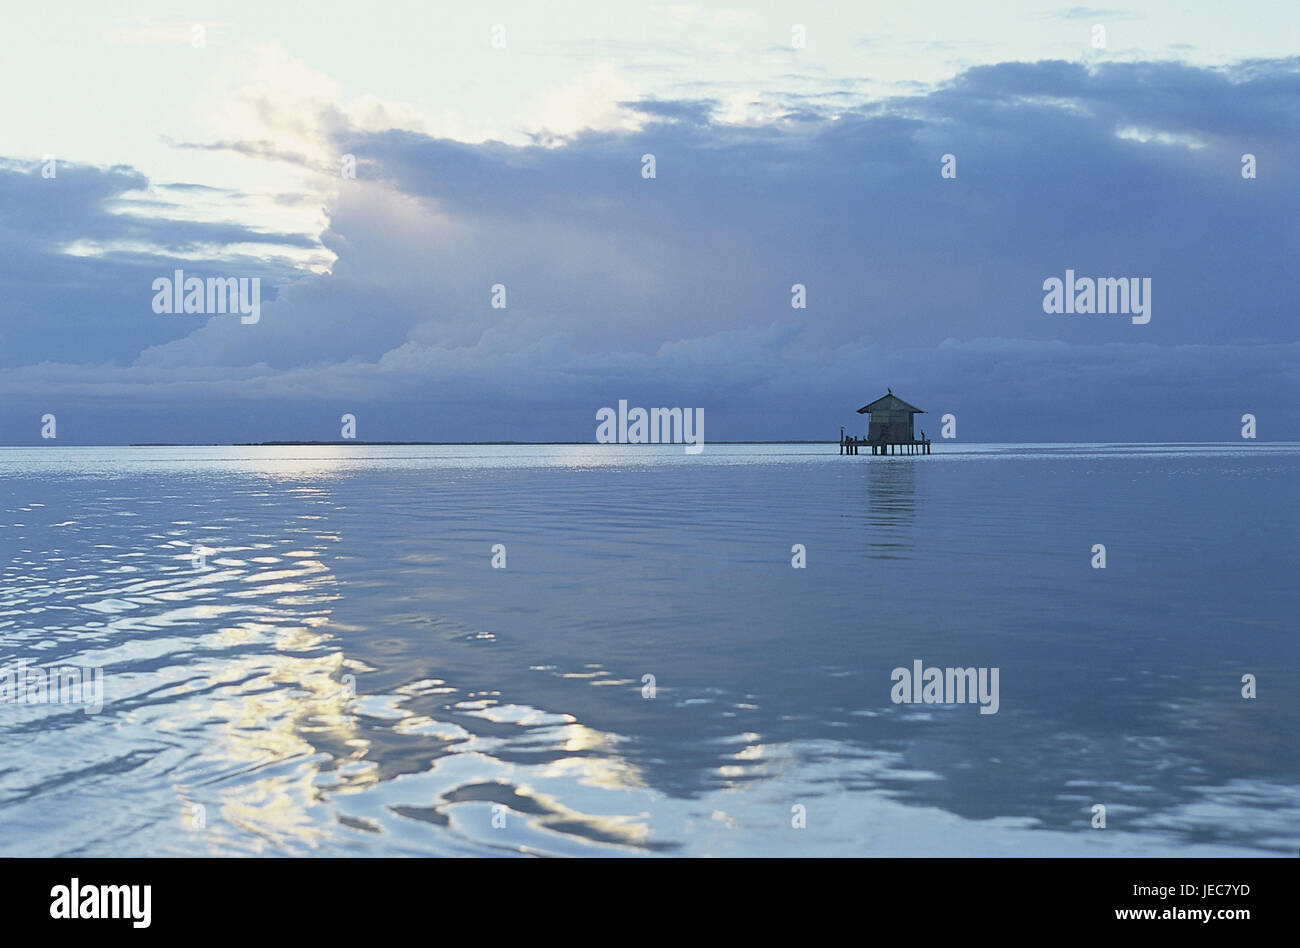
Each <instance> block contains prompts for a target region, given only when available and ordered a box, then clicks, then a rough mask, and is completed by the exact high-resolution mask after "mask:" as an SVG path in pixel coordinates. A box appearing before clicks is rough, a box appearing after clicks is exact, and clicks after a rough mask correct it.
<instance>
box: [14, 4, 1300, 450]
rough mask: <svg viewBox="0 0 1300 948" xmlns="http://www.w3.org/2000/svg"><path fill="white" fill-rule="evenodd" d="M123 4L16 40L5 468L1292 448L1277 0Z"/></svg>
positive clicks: (1290, 78) (1297, 418) (21, 14)
mask: <svg viewBox="0 0 1300 948" xmlns="http://www.w3.org/2000/svg"><path fill="white" fill-rule="evenodd" d="M732 2H735V0H732ZM110 6H111V5H110ZM132 6H133V10H134V13H133V15H131V16H129V17H126V16H121V15H118V14H116V13H111V12H108V8H106V7H104V5H103V4H98V3H89V2H73V3H67V4H61V5H59V6H58V7H57V9H46V8H42V7H39V6H31V5H28V6H27V7H25V8H23V9H22V10H19V11H18V12H15V13H12V14H10V15H9V16H8V24H7V27H8V28H7V30H6V39H5V55H4V56H3V57H0V116H3V122H0V443H3V444H35V443H41V438H40V428H41V425H40V419H41V416H42V415H43V414H44V413H47V412H49V413H54V414H55V415H56V417H57V419H58V443H60V444H88V443H128V442H141V441H183V442H212V441H253V440H270V439H322V440H328V439H335V438H338V437H339V432H340V421H339V419H340V416H341V415H342V414H343V413H345V412H350V413H353V414H355V415H356V416H357V419H358V436H359V438H361V439H365V440H442V441H452V440H476V441H477V440H543V441H544V440H576V441H589V440H592V438H593V437H594V433H595V425H596V422H595V413H596V411H597V410H598V409H599V408H601V407H603V406H606V405H611V406H612V405H617V403H618V400H619V399H627V400H628V401H629V403H630V404H632V405H646V406H652V405H654V406H681V407H698V408H703V409H704V411H705V414H706V416H707V419H708V421H707V428H706V433H707V439H708V440H710V441H719V440H742V439H764V440H770V439H781V438H799V439H803V438H831V439H834V438H836V437H838V434H839V426H840V425H842V424H849V425H850V428H851V430H852V428H853V426H854V425H856V426H858V427H861V428H865V426H863V425H862V424H861V420H860V419H859V417H858V416H856V415H855V414H854V409H856V408H857V407H859V406H860V405H862V404H865V403H866V402H867V401H870V400H871V399H874V398H875V397H876V396H878V395H880V394H882V393H883V392H884V391H885V388H886V387H887V386H892V388H893V389H894V390H895V392H897V393H898V394H900V395H902V396H903V397H904V398H907V399H908V400H910V401H912V402H914V403H915V404H917V405H919V406H920V407H922V408H925V409H927V410H928V411H929V412H931V414H930V415H928V416H924V417H927V418H929V419H931V420H930V421H923V422H922V424H921V427H923V428H926V429H927V430H928V431H929V432H930V434H931V435H932V436H933V435H934V434H936V433H937V432H938V429H939V422H938V417H939V415H941V414H943V413H945V412H952V413H953V414H955V415H956V416H957V418H958V435H959V437H960V438H961V440H963V441H1090V440H1103V441H1105V440H1114V441H1178V440H1196V441H1229V440H1238V439H1239V435H1240V427H1241V425H1240V417H1241V415H1242V414H1244V413H1246V412H1251V413H1253V414H1255V415H1256V416H1257V418H1258V425H1259V437H1260V438H1261V439H1262V440H1296V439H1300V407H1298V404H1297V401H1298V400H1297V395H1300V334H1298V333H1297V328H1296V327H1297V305H1296V299H1297V293H1296V287H1295V279H1294V275H1295V274H1296V273H1297V252H1298V251H1300V223H1298V220H1300V56H1297V55H1296V51H1297V50H1300V45H1297V41H1298V40H1300V30H1298V29H1297V27H1298V26H1300V7H1297V5H1296V4H1294V3H1293V2H1289V0H1288V2H1281V0H1279V2H1265V3H1262V4H1257V5H1252V6H1251V7H1250V8H1249V9H1248V10H1246V9H1244V8H1241V7H1239V6H1237V5H1230V4H1229V5H1225V4H1218V3H1209V2H1200V3H1196V4H1193V5H1192V6H1194V7H1197V8H1199V12H1198V10H1196V9H1193V10H1189V9H1188V5H1187V4H1185V3H1181V2H1179V3H1172V2H1169V3H1166V2H1148V3H1140V4H1133V5H1125V6H1124V7H1123V8H1114V9H1094V8H1086V7H1066V6H1051V5H1050V4H1046V3H1040V2H1022V0H1011V2H1002V3H999V4H996V5H995V6H996V10H997V12H996V13H994V12H990V10H988V9H984V10H981V9H979V8H980V7H981V6H985V5H977V4H970V3H968V2H952V3H947V2H943V3H918V4H911V3H908V4H894V5H882V4H858V3H848V2H843V0H841V2H838V3H811V2H802V0H801V2H784V3H753V4H739V5H736V6H729V5H704V4H681V5H677V4H666V5H659V4H653V3H651V4H642V3H608V2H591V3H587V2H548V3H536V2H533V3H520V4H506V3H494V4H487V5H484V4H477V3H475V4H459V5H456V6H455V7H453V6H452V5H450V4H442V3H434V4H430V3H385V4H378V3H376V4H363V3H354V2H348V3H328V2H313V3H311V4H301V5H295V4H291V3H277V4H265V3H253V2H248V3H243V2H231V3H216V4H213V3H208V4H195V5H192V6H191V7H190V8H189V9H183V7H184V5H183V4H177V3H170V2H169V3H156V4H152V3H139V4H133V5H132ZM1099 27H1100V28H1101V29H1102V30H1104V41H1105V45H1104V48H1098V46H1097V45H1096V39H1097V38H1098V36H1099V34H1098V28H1099ZM800 37H803V38H806V43H803V44H800V43H799V42H797V41H798V40H799V38H800ZM1246 154H1250V155H1253V156H1254V163H1255V168H1256V177H1254V178H1246V177H1243V174H1242V168H1243V164H1242V156H1243V155H1246ZM644 155H653V156H654V161H655V176H654V177H653V178H646V177H644V176H643V173H642V169H643V161H642V156H644ZM944 155H952V156H954V158H955V168H956V176H955V177H948V178H945V177H943V176H941V167H942V157H943V156H944ZM345 156H353V158H354V159H355V168H356V173H355V177H348V176H346V175H345V174H344V173H343V168H344V162H345ZM51 159H53V161H52V163H51ZM51 168H52V169H53V176H50V169H51ZM176 269H184V271H185V273H186V275H189V276H201V277H208V276H223V277H224V276H235V277H249V278H251V277H259V278H260V279H261V281H262V310H261V318H260V320H259V321H258V322H257V323H256V324H253V325H248V324H244V323H242V322H241V321H240V319H239V317H238V316H231V315H193V314H191V315H159V314H156V313H155V312H154V311H153V308H152V306H151V303H152V300H153V298H154V291H153V289H152V283H153V281H154V280H155V279H157V278H159V277H170V276H171V275H172V273H173V271H174V270H176ZM1067 269H1072V270H1074V271H1075V272H1076V274H1078V275H1079V276H1092V277H1141V278H1149V279H1150V280H1151V281H1152V298H1151V321H1150V322H1149V323H1147V324H1145V325H1135V324H1134V323H1133V322H1132V321H1131V320H1130V319H1129V318H1128V317H1123V316H1120V317H1116V316H1098V315H1092V316H1089V315H1071V316H1064V315H1048V314H1046V313H1044V311H1043V297H1044V290H1043V282H1044V280H1046V279H1048V278H1050V277H1053V276H1055V277H1058V278H1063V277H1064V276H1065V271H1066V270H1067ZM496 284H501V285H504V287H505V288H506V305H505V307H504V308H494V307H493V306H492V287H493V286H494V285H496ZM794 284H803V285H804V286H805V287H806V288H807V291H806V293H807V306H806V308H803V309H796V308H793V307H792V306H791V297H792V294H791V287H792V286H793V285H794Z"/></svg>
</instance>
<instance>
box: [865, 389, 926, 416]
mask: <svg viewBox="0 0 1300 948" xmlns="http://www.w3.org/2000/svg"><path fill="white" fill-rule="evenodd" d="M873 411H910V412H911V413H912V414H914V415H924V414H925V409H924V408H917V407H916V406H915V405H909V404H908V403H907V402H905V401H903V400H902V399H901V398H899V397H898V396H897V395H895V394H894V393H893V392H890V393H889V394H888V395H881V396H880V397H879V398H877V399H876V400H875V401H874V402H872V403H871V404H870V405H863V406H862V407H861V408H859V409H858V414H859V415H865V414H868V413H870V412H873Z"/></svg>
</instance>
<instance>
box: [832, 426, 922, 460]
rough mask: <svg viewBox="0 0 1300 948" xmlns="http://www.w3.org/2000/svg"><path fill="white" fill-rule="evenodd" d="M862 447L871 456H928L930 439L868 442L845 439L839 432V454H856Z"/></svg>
mask: <svg viewBox="0 0 1300 948" xmlns="http://www.w3.org/2000/svg"><path fill="white" fill-rule="evenodd" d="M864 447H867V448H870V449H871V453H872V454H880V455H886V454H891V455H899V454H929V453H930V439H929V438H926V439H925V440H924V441H917V440H914V441H868V440H867V439H866V438H855V437H853V436H852V435H849V436H847V437H845V435H844V432H842V431H841V432H840V454H858V453H859V452H860V450H861V449H862V448H864Z"/></svg>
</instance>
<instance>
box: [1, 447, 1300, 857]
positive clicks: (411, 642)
mask: <svg viewBox="0 0 1300 948" xmlns="http://www.w3.org/2000/svg"><path fill="white" fill-rule="evenodd" d="M837 451H838V448H837V447H836V446H835V445H755V446H749V445H710V446H708V447H707V448H706V449H705V451H704V453H703V454H700V455H694V456H693V455H686V454H685V453H684V452H683V451H682V450H681V448H680V447H676V448H667V447H665V448H659V447H635V446H613V445H602V446H592V447H566V446H525V447H367V446H354V447H347V448H333V447H265V448H229V447H216V448H65V447H53V446H51V447H45V448H41V449H15V448H10V449H2V450H0V570H2V572H0V671H4V670H6V669H8V670H9V673H10V675H11V677H10V679H9V681H16V676H17V674H18V672H17V671H15V669H18V668H24V669H25V671H24V672H23V673H24V675H32V674H35V671H34V670H35V669H41V670H42V671H43V670H44V669H46V668H48V667H50V666H56V665H59V666H75V667H76V668H78V669H94V668H100V669H102V675H103V678H102V687H103V707H102V710H101V711H99V712H98V713H86V709H85V708H84V707H83V706H81V705H77V704H52V703H29V702H28V701H27V700H26V699H24V700H22V701H21V702H14V701H12V700H10V701H9V702H7V703H0V825H2V826H3V827H4V832H3V833H0V855H4V856H18V855H74V854H75V855H85V856H91V855H124V856H125V855H132V856H134V855H187V854H194V855H206V854H220V855H240V854H264V855H276V854H328V855H349V854H351V855H399V854H411V855H426V854H427V855H466V854H521V853H531V854H553V855H581V854H626V855H641V854H682V855H703V854H710V855H781V854H791V855H890V856H910V855H927V856H928V855H988V856H1007V855H1011V856H1014V855H1040V854H1046V855H1052V854H1060V855H1111V854H1115V855H1168V854H1174V855H1178V854H1184V855H1210V854H1254V855H1261V856H1263V855H1277V856H1290V857H1295V856H1296V854H1297V849H1298V847H1300V753H1298V752H1297V735H1300V687H1298V686H1297V671H1298V670H1300V661H1298V659H1300V647H1298V644H1297V621H1298V620H1297V617H1298V616H1300V577H1298V576H1297V566H1298V565H1300V558H1298V557H1297V548H1298V541H1297V537H1298V535H1300V530H1298V528H1300V513H1298V511H1300V503H1297V502H1298V501H1300V446H1294V445H1267V444H1260V445H1255V444H1250V445H1248V446H1227V445H1223V446H1213V445H1142V446H1134V445H1017V446H1011V445H982V446H966V447H955V446H947V445H937V446H936V453H935V454H934V455H932V456H930V457H917V458H907V457H903V458H872V457H863V456H859V457H855V458H845V457H840V456H839V455H838V453H837ZM1096 544H1102V545H1104V546H1105V554H1106V567H1105V568H1104V569H1098V568H1093V565H1092V563H1093V561H1094V553H1093V548H1094V545H1096ZM498 545H499V546H498ZM796 545H801V546H802V548H803V552H802V556H803V558H804V560H805V563H806V565H805V566H804V568H794V567H793V566H792V559H794V558H796V557H797V556H798V555H799V554H797V553H796V552H794V551H793V549H792V548H794V547H795V546H796ZM196 548H197V550H198V552H197V554H196V552H195V551H196ZM494 548H495V552H494ZM494 559H495V560H496V564H497V566H498V567H500V566H503V567H504V568H495V567H494ZM916 661H920V662H921V663H922V664H923V666H924V667H929V666H935V667H939V668H944V667H963V668H964V667H974V668H986V669H994V668H996V669H998V682H999V694H998V709H997V713H995V714H981V713H980V706H979V705H978V704H975V703H969V702H965V703H956V702H953V703H948V704H944V703H928V704H927V703H924V702H922V703H898V704H896V703H894V702H893V700H892V699H891V689H892V688H893V687H894V686H893V681H892V679H891V673H892V671H893V669H895V668H899V667H904V668H908V669H909V670H910V669H911V668H912V667H913V663H914V662H916ZM23 663H25V665H24V664H23ZM89 673H90V672H88V674H89ZM1247 675H1250V676H1254V678H1253V679H1252V681H1253V683H1254V684H1253V687H1254V689H1255V691H1254V693H1255V695H1256V696H1255V697H1254V698H1247V697H1244V696H1243V689H1245V688H1247V685H1245V684H1243V677H1244V676H1247ZM87 691H88V692H89V689H87ZM16 693H17V692H16V690H15V691H11V692H9V694H10V697H13V696H14V695H16ZM31 694H32V692H31V691H28V692H27V696H28V697H30V696H31ZM38 694H39V693H38ZM950 697H951V696H950ZM1098 805H1100V806H1104V807H1105V822H1106V825H1105V828H1104V829H1101V828H1094V825H1093V824H1094V822H1096V821H1097V820H1098V817H1097V815H1095V814H1097V813H1099V812H1100V811H1096V810H1095V807H1096V806H1098Z"/></svg>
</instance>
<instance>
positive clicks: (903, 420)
mask: <svg viewBox="0 0 1300 948" xmlns="http://www.w3.org/2000/svg"><path fill="white" fill-rule="evenodd" d="M882 435H883V436H884V440H885V441H889V442H897V441H913V440H915V439H914V437H913V435H912V413H911V412H910V411H873V412H872V413H871V424H870V425H868V426H867V438H868V439H869V440H871V441H877V440H880V438H881V436H882Z"/></svg>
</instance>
